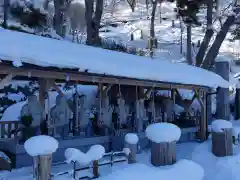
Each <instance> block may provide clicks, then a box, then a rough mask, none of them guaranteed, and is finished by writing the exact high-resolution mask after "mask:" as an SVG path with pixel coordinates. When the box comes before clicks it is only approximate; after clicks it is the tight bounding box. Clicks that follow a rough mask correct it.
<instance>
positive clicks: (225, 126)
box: [212, 119, 233, 157]
mask: <svg viewBox="0 0 240 180" xmlns="http://www.w3.org/2000/svg"><path fill="white" fill-rule="evenodd" d="M212 153H213V154H214V155H215V156H217V157H224V156H231V155H233V146H232V123H231V122H229V121H226V120H220V119H219V120H215V121H213V122H212Z"/></svg>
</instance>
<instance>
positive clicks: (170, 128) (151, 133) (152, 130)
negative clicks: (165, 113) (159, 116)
mask: <svg viewBox="0 0 240 180" xmlns="http://www.w3.org/2000/svg"><path fill="white" fill-rule="evenodd" d="M145 133H146V136H147V138H148V139H149V140H151V141H153V142H155V143H160V142H173V141H178V140H179V138H180V137H181V129H180V128H179V127H178V126H176V125H174V124H171V123H155V124H151V125H149V126H148V127H147V129H146V131H145Z"/></svg>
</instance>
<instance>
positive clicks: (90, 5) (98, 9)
mask: <svg viewBox="0 0 240 180" xmlns="http://www.w3.org/2000/svg"><path fill="white" fill-rule="evenodd" d="M94 2H95V0H85V8H86V11H85V18H86V25H87V42H86V43H87V44H88V45H99V44H100V43H101V40H100V37H99V28H100V23H101V18H102V13H103V0H96V4H95V6H94Z"/></svg>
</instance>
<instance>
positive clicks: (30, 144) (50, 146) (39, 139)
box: [24, 135, 58, 157]
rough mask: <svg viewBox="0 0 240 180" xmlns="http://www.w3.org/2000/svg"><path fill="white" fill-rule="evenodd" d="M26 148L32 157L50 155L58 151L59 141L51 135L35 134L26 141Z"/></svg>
mask: <svg viewBox="0 0 240 180" xmlns="http://www.w3.org/2000/svg"><path fill="white" fill-rule="evenodd" d="M24 148H25V150H26V152H27V153H28V154H29V155H30V156H32V157H34V156H41V155H48V154H52V153H54V152H56V150H57V148H58V141H57V140H56V139H55V138H53V137H51V136H46V135H40V136H34V137H31V138H30V139H28V140H27V141H26V142H25V143H24Z"/></svg>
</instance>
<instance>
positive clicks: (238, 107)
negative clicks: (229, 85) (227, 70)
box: [235, 84, 240, 120]
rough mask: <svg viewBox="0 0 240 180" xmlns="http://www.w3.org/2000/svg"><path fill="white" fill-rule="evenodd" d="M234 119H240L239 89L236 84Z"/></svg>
mask: <svg viewBox="0 0 240 180" xmlns="http://www.w3.org/2000/svg"><path fill="white" fill-rule="evenodd" d="M235 119H237V120H239V119H240V87H239V85H238V84H237V87H236V94H235Z"/></svg>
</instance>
